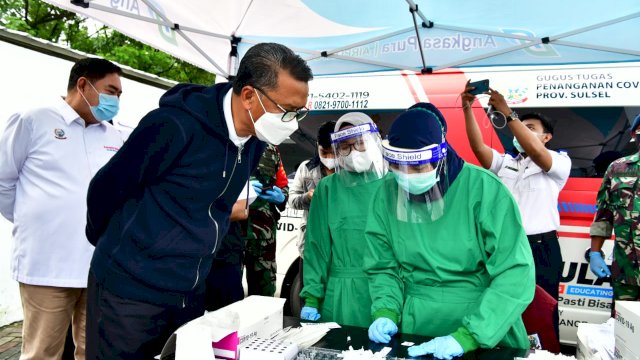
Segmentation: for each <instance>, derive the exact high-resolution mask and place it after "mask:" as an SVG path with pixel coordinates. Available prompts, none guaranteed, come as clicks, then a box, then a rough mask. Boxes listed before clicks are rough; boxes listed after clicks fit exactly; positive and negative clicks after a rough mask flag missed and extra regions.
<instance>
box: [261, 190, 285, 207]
mask: <svg viewBox="0 0 640 360" xmlns="http://www.w3.org/2000/svg"><path fill="white" fill-rule="evenodd" d="M258 196H259V197H261V198H263V199H265V200H267V201H268V202H270V203H273V204H282V203H283V202H284V193H283V192H282V189H280V188H279V187H277V186H274V187H273V188H271V189H269V190H265V191H264V192H262V194H259V195H258Z"/></svg>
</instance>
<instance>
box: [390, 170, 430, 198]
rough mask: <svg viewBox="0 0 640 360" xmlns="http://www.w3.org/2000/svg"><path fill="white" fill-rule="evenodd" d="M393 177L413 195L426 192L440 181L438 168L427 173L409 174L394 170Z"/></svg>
mask: <svg viewBox="0 0 640 360" xmlns="http://www.w3.org/2000/svg"><path fill="white" fill-rule="evenodd" d="M392 172H393V177H394V178H395V179H396V182H397V183H398V185H400V187H401V188H403V189H404V190H405V191H407V192H408V193H411V194H413V195H418V194H424V193H426V192H427V191H429V189H431V188H432V187H433V186H434V185H435V184H436V183H437V182H438V169H437V168H436V169H433V170H431V171H429V172H426V173H416V174H407V173H404V172H402V171H398V170H393V169H392Z"/></svg>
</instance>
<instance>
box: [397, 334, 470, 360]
mask: <svg viewBox="0 0 640 360" xmlns="http://www.w3.org/2000/svg"><path fill="white" fill-rule="evenodd" d="M408 352H409V356H422V355H426V354H433V357H435V358H437V359H453V358H454V357H455V356H461V355H462V354H464V350H462V346H461V345H460V343H458V342H457V341H456V339H454V338H453V336H451V335H447V336H440V337H437V338H433V339H431V341H428V342H426V343H422V344H420V345H416V346H412V347H410V348H409V349H408Z"/></svg>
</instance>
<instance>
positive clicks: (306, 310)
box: [300, 306, 320, 321]
mask: <svg viewBox="0 0 640 360" xmlns="http://www.w3.org/2000/svg"><path fill="white" fill-rule="evenodd" d="M300 319H302V320H309V321H316V320H318V319H320V314H318V309H316V308H314V307H311V306H305V307H303V308H302V310H301V311H300Z"/></svg>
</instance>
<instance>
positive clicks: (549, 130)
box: [460, 82, 571, 337]
mask: <svg viewBox="0 0 640 360" xmlns="http://www.w3.org/2000/svg"><path fill="white" fill-rule="evenodd" d="M487 85H488V84H487ZM473 91H474V86H473V85H471V84H470V82H467V84H466V86H465V89H464V90H463V92H462V94H460V97H461V99H462V109H463V111H464V118H465V126H466V130H467V137H468V138H469V143H470V145H471V149H472V150H473V153H474V154H475V155H476V157H477V158H478V161H479V162H480V165H482V167H484V168H485V169H488V170H490V171H491V172H493V173H494V174H496V175H497V176H498V177H499V178H500V179H501V180H502V182H503V183H504V184H505V185H506V186H507V188H508V189H509V190H510V191H511V194H512V195H513V197H514V198H515V200H516V202H517V203H518V207H519V208H520V214H521V216H522V224H523V226H524V229H525V232H526V233H527V238H528V239H529V245H531V251H532V252H533V258H534V262H535V266H536V283H537V284H538V285H540V287H542V288H543V289H544V290H545V291H546V292H547V293H549V294H550V295H551V296H553V298H555V299H556V300H557V299H558V287H559V285H560V275H561V274H562V253H561V252H560V244H559V243H558V234H557V232H556V230H557V229H558V227H559V226H560V214H559V213H558V195H559V193H560V190H562V188H563V187H564V185H565V183H566V182H567V179H568V178H569V172H570V171H571V159H570V158H569V156H568V155H567V154H566V153H565V152H557V151H553V150H549V149H547V147H546V146H547V144H548V142H549V141H550V140H551V138H552V137H553V125H552V124H551V122H550V121H549V119H547V118H546V117H545V116H544V115H542V114H538V113H531V114H526V115H523V116H518V114H517V113H516V112H515V111H513V110H511V109H510V108H509V106H508V105H507V102H506V100H505V99H504V96H502V95H501V94H500V93H499V92H497V91H495V90H493V89H491V88H489V90H488V94H489V95H490V98H489V105H491V106H493V108H494V109H495V111H499V112H501V113H502V114H504V115H505V118H506V122H507V126H508V127H509V129H510V130H511V132H512V133H513V135H514V137H513V146H514V147H515V148H516V150H517V151H518V153H517V155H515V156H513V155H511V154H508V153H505V154H501V153H499V152H497V151H496V150H494V149H492V148H490V147H489V146H488V145H486V144H485V143H484V140H483V138H482V133H481V132H480V128H479V127H478V124H477V123H476V119H475V116H474V114H473V108H472V106H471V105H472V104H473V101H474V100H475V95H474V94H473V93H472V92H473ZM554 315H555V316H554V317H555V318H554V327H555V332H556V337H558V336H559V333H558V320H559V318H558V309H557V307H556V310H555V314H554Z"/></svg>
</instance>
